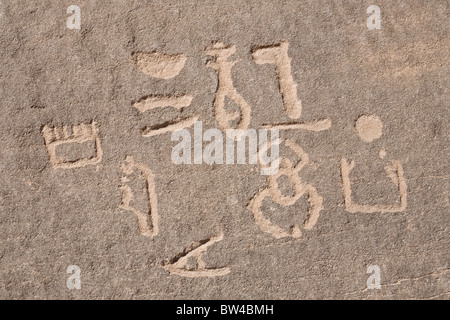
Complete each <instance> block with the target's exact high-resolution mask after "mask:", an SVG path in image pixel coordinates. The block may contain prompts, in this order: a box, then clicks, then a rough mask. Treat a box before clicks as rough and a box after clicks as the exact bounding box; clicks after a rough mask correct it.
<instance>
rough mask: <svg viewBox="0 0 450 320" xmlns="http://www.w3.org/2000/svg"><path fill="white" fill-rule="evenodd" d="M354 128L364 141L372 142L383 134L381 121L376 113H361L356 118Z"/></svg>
mask: <svg viewBox="0 0 450 320" xmlns="http://www.w3.org/2000/svg"><path fill="white" fill-rule="evenodd" d="M355 129H356V132H357V133H358V135H359V137H360V138H361V140H362V141H364V142H372V141H373V140H375V139H378V138H379V137H381V135H382V134H383V123H382V122H381V120H380V118H378V117H377V116H376V115H362V116H360V117H359V118H358V120H356V123H355Z"/></svg>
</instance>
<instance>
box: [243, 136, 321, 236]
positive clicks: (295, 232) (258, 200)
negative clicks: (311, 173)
mask: <svg viewBox="0 0 450 320" xmlns="http://www.w3.org/2000/svg"><path fill="white" fill-rule="evenodd" d="M284 144H285V145H286V147H288V148H290V149H291V150H292V151H293V152H294V153H295V154H296V155H297V156H298V157H299V159H300V160H299V161H298V162H297V164H295V165H293V164H292V162H291V161H290V160H289V159H287V158H283V157H281V159H280V169H279V170H278V172H277V173H276V174H274V175H271V176H268V177H267V182H266V187H265V188H263V189H261V190H260V191H259V192H258V193H257V194H256V195H255V196H254V197H253V199H251V200H250V202H249V204H248V206H247V208H248V210H249V211H250V212H251V213H252V215H253V219H254V221H255V222H256V224H257V225H258V226H259V228H260V229H261V230H262V231H264V232H267V233H269V234H271V235H272V236H274V237H275V238H283V237H293V238H299V237H301V235H302V232H301V230H300V226H299V225H298V224H295V225H292V226H291V227H290V230H284V229H283V228H281V227H280V226H278V225H275V224H273V223H272V222H271V221H270V220H269V219H267V218H266V217H265V216H264V214H263V212H262V211H261V206H262V203H263V201H264V199H265V198H266V197H269V198H270V199H271V200H272V201H274V202H275V203H277V204H279V205H282V206H284V207H288V206H292V205H294V204H295V203H296V202H297V201H298V200H299V199H300V197H301V196H303V195H304V194H305V193H306V194H308V202H309V209H308V214H307V216H306V218H305V220H304V222H303V224H302V228H303V229H305V230H310V229H312V227H314V225H315V224H316V222H317V219H318V218H319V214H320V211H321V210H322V209H323V205H322V203H323V199H322V197H321V196H320V195H319V194H318V192H317V190H316V188H314V187H313V186H312V185H310V184H305V183H303V182H302V181H301V180H300V177H299V175H298V174H299V172H300V170H301V169H302V168H303V167H304V166H306V165H307V164H308V162H309V158H308V155H307V154H306V152H304V151H303V149H302V148H301V147H300V146H298V145H297V144H296V143H295V142H293V141H292V140H285V142H284ZM283 175H284V176H286V177H287V178H288V179H289V182H290V183H291V185H292V189H293V191H294V195H292V196H285V195H283V194H282V193H281V191H280V189H279V188H278V182H277V180H278V178H280V177H281V176H283Z"/></svg>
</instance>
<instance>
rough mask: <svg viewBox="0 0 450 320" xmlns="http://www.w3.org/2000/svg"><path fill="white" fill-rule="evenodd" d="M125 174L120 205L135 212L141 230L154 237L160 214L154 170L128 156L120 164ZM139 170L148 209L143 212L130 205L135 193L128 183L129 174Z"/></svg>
mask: <svg viewBox="0 0 450 320" xmlns="http://www.w3.org/2000/svg"><path fill="white" fill-rule="evenodd" d="M120 168H121V170H122V172H123V173H124V175H125V176H123V177H122V179H121V180H122V183H123V185H122V187H121V189H122V203H121V204H120V205H119V207H120V208H121V209H123V210H127V211H130V212H132V213H134V214H135V215H136V217H137V220H138V226H139V232H140V233H141V234H142V235H143V236H146V237H154V236H156V235H157V234H158V232H159V225H158V224H159V216H158V201H157V195H156V188H155V179H154V177H153V173H152V171H151V170H150V169H149V168H147V167H146V166H145V165H143V164H142V163H137V162H135V161H134V159H133V157H131V156H127V157H126V159H125V161H124V162H123V163H122V165H121V166H120ZM135 170H137V171H138V172H139V174H140V178H141V179H143V180H144V181H145V190H144V191H145V194H146V202H147V203H146V205H147V210H146V211H145V212H142V211H140V210H138V209H135V208H134V207H132V206H131V205H130V202H131V201H132V200H133V198H134V195H133V191H132V190H131V187H130V186H129V185H128V184H126V182H128V178H127V176H128V175H131V174H133V172H134V171H135Z"/></svg>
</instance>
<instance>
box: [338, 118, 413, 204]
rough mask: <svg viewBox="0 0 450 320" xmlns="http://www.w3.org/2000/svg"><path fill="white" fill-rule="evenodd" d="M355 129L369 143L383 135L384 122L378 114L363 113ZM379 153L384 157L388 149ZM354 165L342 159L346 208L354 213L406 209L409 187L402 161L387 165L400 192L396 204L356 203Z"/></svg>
mask: <svg viewBox="0 0 450 320" xmlns="http://www.w3.org/2000/svg"><path fill="white" fill-rule="evenodd" d="M355 131H356V133H357V134H358V136H359V137H360V139H361V140H362V141H364V142H367V143H369V142H372V141H373V140H375V139H378V138H380V137H381V135H382V134H383V123H382V122H381V120H380V118H379V117H378V116H376V115H362V116H360V117H359V118H358V119H357V120H356V122H355ZM378 155H379V157H380V158H381V159H384V158H385V157H386V150H384V149H381V150H380V151H379V154H378ZM354 167H355V161H351V162H350V163H349V162H348V161H347V159H345V158H342V159H341V163H340V169H341V179H342V195H343V197H344V203H345V210H347V211H348V212H352V213H356V212H362V213H374V212H382V213H394V212H401V211H404V210H405V209H406V206H407V202H406V193H407V187H406V181H405V177H404V173H403V167H402V164H401V163H400V161H396V160H393V161H391V163H390V164H388V165H386V166H385V171H386V173H387V176H388V177H389V178H390V179H391V180H392V182H393V183H394V184H395V185H396V186H397V191H398V193H399V201H398V202H397V203H395V204H385V205H370V204H358V203H355V202H354V201H353V200H352V187H351V182H350V172H351V171H352V169H353V168H354Z"/></svg>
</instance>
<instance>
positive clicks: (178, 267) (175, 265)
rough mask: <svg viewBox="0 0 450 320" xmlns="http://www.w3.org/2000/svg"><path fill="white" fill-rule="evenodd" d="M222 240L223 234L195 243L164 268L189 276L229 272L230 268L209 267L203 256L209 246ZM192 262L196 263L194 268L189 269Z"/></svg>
mask: <svg viewBox="0 0 450 320" xmlns="http://www.w3.org/2000/svg"><path fill="white" fill-rule="evenodd" d="M221 240H223V234H219V235H218V236H215V237H212V238H210V239H206V240H202V241H199V242H196V243H193V244H192V245H191V246H190V247H188V248H186V249H185V250H184V251H183V252H182V253H181V254H180V255H178V256H176V257H175V258H173V259H172V260H170V261H169V262H168V263H166V264H165V265H164V269H166V270H167V271H169V272H170V274H174V275H178V276H181V277H189V278H196V277H218V276H224V275H227V274H229V273H230V268H228V267H224V268H207V267H206V265H205V262H204V261H203V260H202V256H203V254H205V252H206V251H207V249H208V247H209V246H211V245H213V244H214V243H216V242H219V241H221ZM190 260H192V261H190ZM190 262H193V264H194V265H193V266H192V269H189V263H190Z"/></svg>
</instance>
